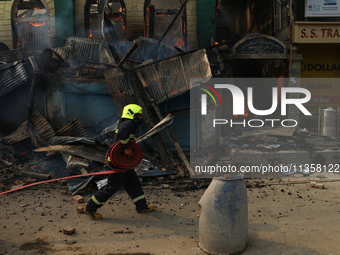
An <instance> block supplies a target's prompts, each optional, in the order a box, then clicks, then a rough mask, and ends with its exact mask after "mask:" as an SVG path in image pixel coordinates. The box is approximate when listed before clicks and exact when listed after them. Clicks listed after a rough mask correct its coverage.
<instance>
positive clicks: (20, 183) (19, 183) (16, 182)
mask: <svg viewBox="0 0 340 255" xmlns="http://www.w3.org/2000/svg"><path fill="white" fill-rule="evenodd" d="M13 184H14V185H24V183H23V182H22V181H19V180H16V181H15V182H13Z"/></svg>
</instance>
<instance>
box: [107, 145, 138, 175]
mask: <svg viewBox="0 0 340 255" xmlns="http://www.w3.org/2000/svg"><path fill="white" fill-rule="evenodd" d="M130 146H131V150H132V157H130V158H129V157H127V156H126V155H125V154H124V150H125V148H124V146H123V144H122V143H121V142H119V141H118V142H116V143H114V144H113V145H112V146H111V147H110V148H109V150H108V151H107V153H106V156H105V161H106V165H107V166H108V167H109V168H110V169H112V170H114V172H125V171H127V170H131V169H133V168H135V167H137V166H138V165H139V164H140V163H141V162H142V159H143V151H142V148H141V147H140V146H139V145H138V144H137V143H136V142H135V141H130ZM108 155H109V156H110V160H111V163H112V165H113V166H115V168H114V167H111V166H110V165H109V162H108V161H107V158H108Z"/></svg>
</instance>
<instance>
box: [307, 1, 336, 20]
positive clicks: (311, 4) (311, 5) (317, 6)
mask: <svg viewBox="0 0 340 255" xmlns="http://www.w3.org/2000/svg"><path fill="white" fill-rule="evenodd" d="M339 2H340V0H305V3H306V4H305V16H306V17H336V16H340V8H339V4H340V3H339Z"/></svg>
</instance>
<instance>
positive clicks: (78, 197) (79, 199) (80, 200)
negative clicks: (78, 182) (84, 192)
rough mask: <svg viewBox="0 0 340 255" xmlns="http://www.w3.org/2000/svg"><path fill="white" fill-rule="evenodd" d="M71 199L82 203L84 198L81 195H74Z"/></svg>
mask: <svg viewBox="0 0 340 255" xmlns="http://www.w3.org/2000/svg"><path fill="white" fill-rule="evenodd" d="M73 201H74V202H77V203H83V202H84V198H83V197H82V196H79V195H76V196H74V197H73Z"/></svg>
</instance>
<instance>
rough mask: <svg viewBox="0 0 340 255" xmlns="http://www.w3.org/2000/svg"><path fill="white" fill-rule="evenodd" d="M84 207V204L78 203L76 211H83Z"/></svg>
mask: <svg viewBox="0 0 340 255" xmlns="http://www.w3.org/2000/svg"><path fill="white" fill-rule="evenodd" d="M85 207H86V204H82V205H78V206H77V213H83V212H84V208H85Z"/></svg>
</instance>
